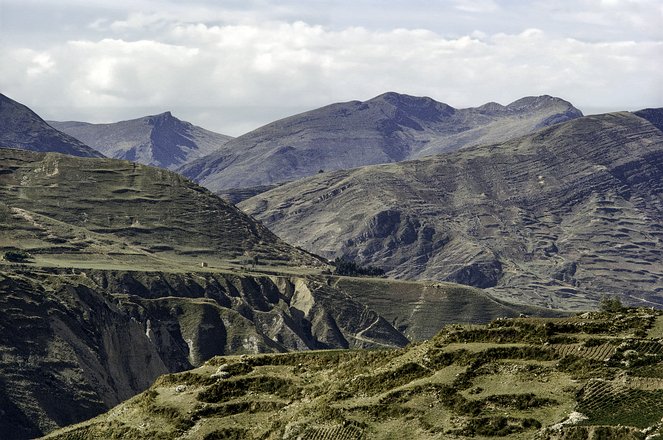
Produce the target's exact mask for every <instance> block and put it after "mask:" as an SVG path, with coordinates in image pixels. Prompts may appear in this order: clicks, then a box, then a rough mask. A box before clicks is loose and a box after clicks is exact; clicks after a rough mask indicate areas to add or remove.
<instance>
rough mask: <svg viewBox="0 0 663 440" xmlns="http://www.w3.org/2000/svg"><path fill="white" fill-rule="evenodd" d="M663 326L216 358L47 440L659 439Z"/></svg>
mask: <svg viewBox="0 0 663 440" xmlns="http://www.w3.org/2000/svg"><path fill="white" fill-rule="evenodd" d="M660 316H663V312H661V311H652V310H649V309H630V310H623V311H622V312H620V313H613V314H609V313H607V312H593V313H584V314H582V315H578V316H575V317H572V318H516V319H499V320H496V321H493V322H492V323H490V324H488V325H476V324H475V325H470V326H462V325H450V326H447V327H445V329H444V330H443V331H442V332H440V333H439V334H437V335H436V336H435V337H433V338H431V339H430V340H428V341H426V342H423V343H419V344H415V345H411V346H409V347H407V348H405V349H398V350H372V351H353V350H350V351H348V350H334V351H321V352H301V353H288V354H276V355H256V356H253V355H250V356H246V355H244V356H241V357H240V356H228V357H217V358H213V359H211V360H210V361H208V362H207V363H206V364H205V365H204V366H202V367H201V368H198V369H196V370H192V371H190V372H186V373H179V374H174V375H166V376H162V377H161V378H160V379H159V380H157V382H156V383H155V384H154V385H153V386H152V387H151V388H150V390H148V391H147V392H145V393H143V394H142V395H140V396H137V397H136V398H134V399H132V400H130V401H128V402H126V403H124V404H122V405H120V406H118V407H116V408H114V409H113V410H112V411H111V412H109V413H108V414H105V415H102V416H100V417H97V418H95V419H92V420H90V421H88V422H84V423H83V424H80V425H77V426H73V427H70V428H65V429H63V430H60V431H57V432H55V433H53V434H52V435H50V436H48V437H47V438H49V439H52V440H55V439H57V440H74V439H75V440H78V439H80V438H86V439H102V438H110V437H112V436H113V435H120V436H125V437H120V438H128V437H127V436H130V437H131V438H135V439H148V438H150V439H153V438H154V439H161V438H163V439H166V438H174V437H177V438H179V439H183V440H185V439H198V438H202V439H205V440H212V439H221V438H223V439H286V440H288V439H292V440H294V439H304V440H332V439H341V440H351V439H352V440H354V439H391V438H417V439H448V438H456V439H466V438H467V439H469V438H473V439H488V438H508V439H523V440H524V439H533V438H535V439H539V440H560V439H564V440H570V439H584V438H601V439H614V440H617V439H620V440H621V439H627V440H628V439H641V440H644V439H645V438H648V439H655V438H658V437H656V436H657V435H658V436H663V423H661V417H663V387H661V381H662V380H663V374H662V373H663V370H661V365H662V363H661V357H660V356H661V345H662V344H661V343H660V342H659V341H656V340H652V339H648V338H647V336H648V334H649V333H650V332H654V331H656V326H655V324H656V323H657V319H659V318H660ZM636 334H637V335H640V336H636ZM592 436H594V437H592Z"/></svg>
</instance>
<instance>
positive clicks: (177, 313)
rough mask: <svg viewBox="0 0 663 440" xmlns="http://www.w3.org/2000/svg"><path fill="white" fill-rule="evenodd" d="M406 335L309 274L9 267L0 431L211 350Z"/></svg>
mask: <svg viewBox="0 0 663 440" xmlns="http://www.w3.org/2000/svg"><path fill="white" fill-rule="evenodd" d="M407 342H408V340H407V339H406V338H405V336H403V334H401V333H400V332H398V331H397V330H396V329H394V327H392V326H391V325H390V324H389V323H388V322H387V321H385V320H384V319H383V318H381V317H380V316H379V315H378V314H377V313H376V312H374V311H372V310H370V309H368V308H367V307H366V306H363V305H361V304H359V303H357V302H356V301H354V300H353V299H351V298H350V297H349V296H348V295H347V294H346V293H344V292H343V291H342V290H339V289H335V288H332V287H329V286H327V283H326V282H325V281H324V280H316V279H314V278H303V277H302V278H299V277H278V276H248V275H233V274H218V273H217V274H212V273H196V274H174V273H159V272H151V273H147V272H125V271H103V270H84V271H81V270H71V269H67V270H64V269H40V270H29V271H28V270H25V269H22V268H13V269H9V270H4V271H2V272H0V397H1V398H0V432H2V433H3V435H6V436H7V438H12V439H22V438H33V437H35V436H38V435H41V434H44V433H47V432H49V431H51V430H53V429H55V428H56V427H58V426H64V425H67V424H71V423H75V422H78V421H81V420H84V419H87V418H90V417H92V416H95V415H96V414H99V413H101V412H103V411H104V410H107V409H109V408H111V407H112V406H114V405H116V404H117V403H119V402H121V401H123V400H125V399H127V398H129V397H131V396H133V395H134V394H136V393H138V392H140V391H142V390H144V389H146V388H147V387H148V386H149V385H150V384H151V383H152V382H153V381H154V380H155V379H156V378H157V377H158V376H159V375H161V374H164V373H167V372H176V371H182V370H185V369H189V368H192V367H196V366H199V365H201V364H202V363H203V362H204V361H206V360H207V359H209V358H211V357H212V356H215V355H221V354H241V353H264V352H282V351H287V350H306V349H322V348H369V347H398V346H403V345H405V344H407Z"/></svg>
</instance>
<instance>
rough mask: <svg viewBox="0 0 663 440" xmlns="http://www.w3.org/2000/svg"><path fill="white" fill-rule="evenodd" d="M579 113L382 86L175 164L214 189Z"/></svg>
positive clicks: (387, 158) (561, 104) (537, 100)
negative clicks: (456, 104)
mask: <svg viewBox="0 0 663 440" xmlns="http://www.w3.org/2000/svg"><path fill="white" fill-rule="evenodd" d="M579 116H582V113H581V112H580V111H579V110H578V109H576V108H574V107H573V106H572V105H571V104H570V103H568V102H566V101H564V100H561V99H559V98H553V97H550V96H539V97H528V98H523V99H520V100H518V101H515V102H513V103H511V104H509V105H507V106H502V105H500V104H497V103H489V104H486V105H483V106H481V107H477V108H469V109H455V108H453V107H450V106H448V105H446V104H443V103H440V102H437V101H434V100H433V99H430V98H420V97H414V96H408V95H401V94H397V93H385V94H383V95H380V96H378V97H376V98H373V99H370V100H368V101H365V102H360V101H351V102H346V103H338V104H332V105H329V106H326V107H322V108H320V109H317V110H312V111H309V112H306V113H302V114H299V115H295V116H292V117H289V118H285V119H282V120H280V121H276V122H273V123H271V124H268V125H266V126H264V127H261V128H259V129H257V130H254V131H252V132H250V133H247V134H245V135H243V136H240V137H238V138H235V139H233V140H232V141H230V142H228V143H227V144H226V145H224V146H223V147H222V148H221V149H220V150H218V151H217V152H215V153H212V154H211V155H208V156H206V157H203V158H201V159H199V160H197V161H194V162H192V163H191V164H189V165H185V166H184V167H182V168H180V170H179V171H180V172H181V173H182V174H184V175H185V176H187V177H190V178H192V179H194V180H196V181H197V182H199V183H201V184H202V185H203V186H205V187H207V188H209V189H211V190H212V191H215V192H216V191H220V190H229V189H237V188H253V187H259V186H264V185H272V184H277V183H283V182H286V181H290V180H295V179H300V178H302V177H305V176H310V175H313V174H316V173H318V172H319V171H321V170H322V171H325V172H326V171H332V170H341V169H350V168H356V167H360V166H364V165H371V164H379V163H389V162H399V161H403V160H407V159H413V158H418V157H424V156H430V155H434V154H438V153H441V152H444V151H452V150H457V149H459V148H462V147H466V146H470V145H478V144H481V143H491V142H498V141H505V140H507V139H511V138H513V137H516V136H519V135H523V134H526V133H531V132H532V131H534V130H536V129H537V128H540V127H543V126H547V125H551V124H555V123H559V122H564V121H566V120H569V119H573V118H577V117H579Z"/></svg>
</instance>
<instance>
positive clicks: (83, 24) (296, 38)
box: [0, 0, 663, 136]
mask: <svg viewBox="0 0 663 440" xmlns="http://www.w3.org/2000/svg"><path fill="white" fill-rule="evenodd" d="M0 54H1V55H2V62H1V63H0V93H3V94H5V95H7V96H9V97H10V98H12V99H14V100H17V101H19V102H21V103H23V104H25V105H27V106H28V107H30V108H32V109H33V110H34V111H36V112H37V113H38V114H39V115H40V116H42V117H43V118H44V119H49V120H79V121H87V122H97V123H98V122H116V121H120V120H127V119H133V118H138V117H142V116H145V115H151V114H158V113H162V112H165V111H171V112H172V113H173V115H174V116H176V117H178V118H180V119H183V120H186V121H189V122H191V123H194V124H196V125H200V126H202V127H204V128H207V129H210V130H213V131H217V132H219V133H224V134H228V135H233V136H238V135H240V134H242V133H245V132H247V131H250V130H252V129H254V128H257V127H259V126H261V125H264V124H266V123H268V122H271V121H273V120H276V119H280V118H283V117H286V116H290V115H292V114H296V113H299V112H303V111H306V110H311V109H314V108H317V107H321V106H323V105H327V104H331V103H333V102H341V101H350V100H362V101H363V100H367V99H370V98H372V97H374V96H377V95H379V94H381V93H384V92H387V91H395V92H399V93H407V94H411V95H416V96H429V97H431V98H433V99H436V100H438V101H441V102H444V103H447V104H449V105H451V106H453V107H456V108H465V107H474V106H479V105H481V104H484V103H486V102H490V101H495V102H499V103H501V104H508V103H509V102H512V101H515V100H516V99H518V98H521V97H523V96H531V95H542V94H548V95H553V96H558V97H561V98H563V99H566V100H567V101H570V102H571V103H573V104H574V105H575V106H576V107H578V108H580V109H581V110H582V111H583V112H584V113H585V114H593V113H602V112H608V111H619V110H637V109H641V108H646V107H662V106H663V74H662V72H663V0H560V1H554V0H545V1H544V0H541V1H539V0H532V1H516V0H394V1H388V0H387V1H378V0H351V1H330V0H308V1H303V0H302V1H295V0H285V1H271V2H270V1H266V0H227V1H223V0H221V1H212V0H178V1H174V0H160V1H154V0H96V1H95V0H0Z"/></svg>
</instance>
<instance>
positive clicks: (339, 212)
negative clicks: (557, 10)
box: [240, 112, 663, 309]
mask: <svg viewBox="0 0 663 440" xmlns="http://www.w3.org/2000/svg"><path fill="white" fill-rule="evenodd" d="M662 182H663V133H662V132H661V131H660V130H658V129H657V128H656V127H655V126H653V125H652V124H650V123H649V122H648V121H647V120H645V119H643V118H641V117H638V116H636V115H634V114H632V113H625V112H624V113H614V114H606V115H598V116H589V117H584V118H580V119H575V120H572V121H569V122H567V123H564V124H560V125H555V126H553V127H549V128H545V129H542V130H540V131H538V132H536V133H534V134H531V135H528V136H525V137H522V138H520V139H517V140H513V141H509V142H506V143H503V144H496V145H491V146H482V147H475V148H469V149H464V150H461V151H459V152H456V153H451V154H446V155H440V156H436V157H432V158H429V159H425V160H418V161H411V162H403V163H399V164H390V165H380V166H372V167H365V168H361V169H356V170H350V171H337V172H330V173H325V174H321V175H318V176H315V177H312V178H308V179H304V180H301V181H298V182H294V183H291V184H287V185H284V186H281V187H278V188H276V189H273V190H271V191H268V192H266V193H263V194H260V195H258V196H256V197H253V198H251V199H249V200H247V201H245V202H243V203H242V204H240V206H241V207H242V209H244V210H245V211H246V212H248V213H250V214H251V215H254V216H256V217H257V218H259V219H261V220H263V221H264V222H265V224H266V225H267V226H268V227H270V228H271V230H273V231H274V232H275V233H276V234H278V235H279V236H280V237H283V238H284V239H285V240H289V241H290V242H291V243H294V244H296V245H299V246H302V247H304V248H305V249H308V250H311V251H313V252H316V253H318V254H320V255H323V256H325V257H329V258H331V257H335V256H339V255H343V254H346V255H349V256H351V257H354V258H356V259H357V260H358V261H359V262H360V263H364V264H371V265H377V266H380V267H382V268H384V269H385V270H387V271H388V273H389V274H390V275H392V276H396V277H401V278H407V279H438V280H448V281H454V282H460V283H463V284H469V285H474V286H478V287H485V288H490V291H492V292H493V293H494V294H496V295H498V296H499V297H501V298H506V299H508V300H510V301H516V302H520V303H525V304H537V305H541V306H545V307H556V308H565V309H574V308H583V307H590V306H591V304H592V303H593V302H594V301H596V300H597V299H598V298H599V297H600V296H601V295H603V294H606V293H615V294H619V295H623V297H624V298H626V299H627V300H628V301H629V302H639V301H644V302H645V303H647V304H652V305H656V306H659V307H660V306H663V287H662V286H663V244H662V239H663V183H662Z"/></svg>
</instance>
